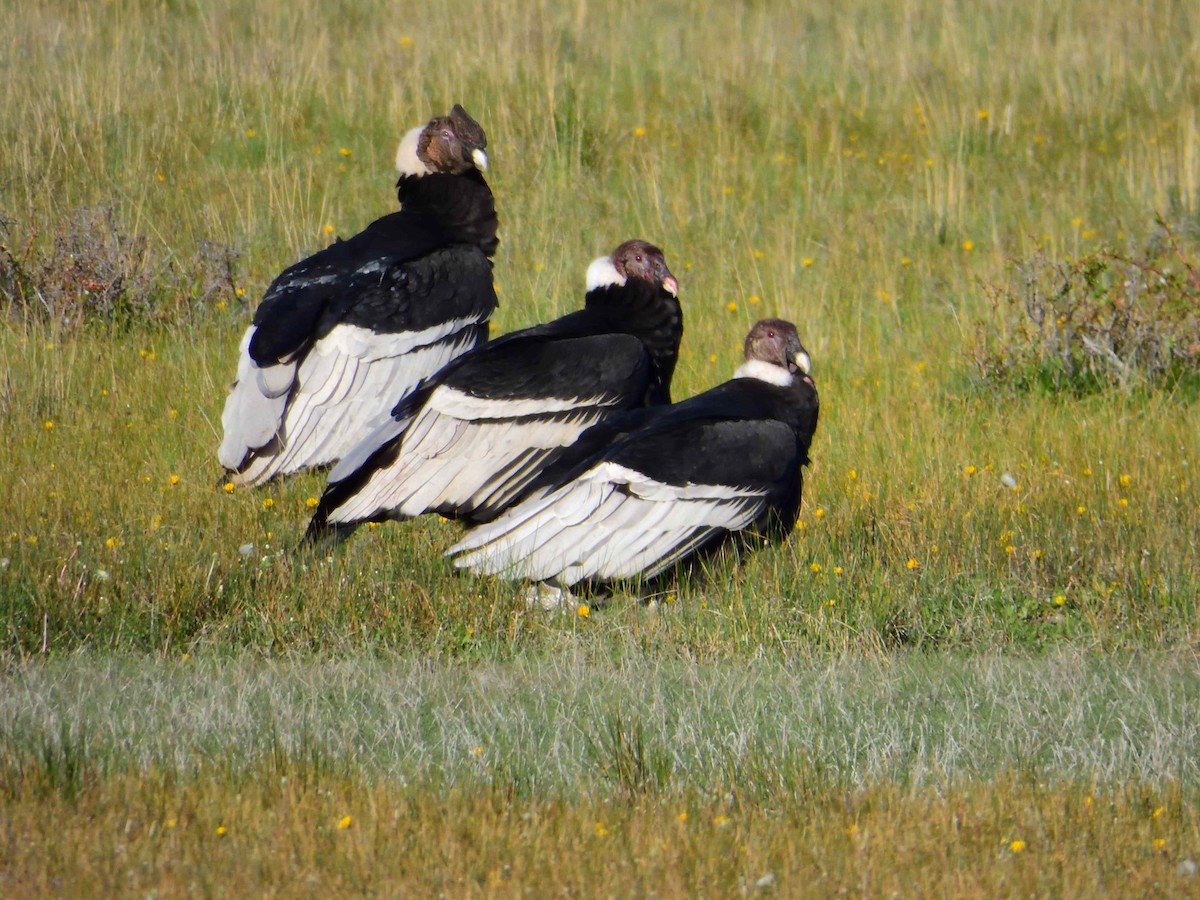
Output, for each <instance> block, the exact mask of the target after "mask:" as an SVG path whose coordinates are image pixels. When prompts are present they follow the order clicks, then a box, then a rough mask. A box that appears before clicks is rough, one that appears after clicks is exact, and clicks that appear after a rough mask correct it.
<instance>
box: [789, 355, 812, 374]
mask: <svg viewBox="0 0 1200 900" xmlns="http://www.w3.org/2000/svg"><path fill="white" fill-rule="evenodd" d="M792 362H794V363H795V364H796V367H797V368H798V369H799V370H800V371H801V372H803V373H804V374H805V375H807V374H808V372H809V369H811V368H812V358H811V357H809V355H808V354H807V353H805V352H804V351H803V350H801V351H799V352H798V353H797V354H796V355H795V356H793V357H792Z"/></svg>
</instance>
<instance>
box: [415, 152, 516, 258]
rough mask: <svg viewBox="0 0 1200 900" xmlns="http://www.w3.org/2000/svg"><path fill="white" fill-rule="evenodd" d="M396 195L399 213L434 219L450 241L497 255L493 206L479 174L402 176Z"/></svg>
mask: <svg viewBox="0 0 1200 900" xmlns="http://www.w3.org/2000/svg"><path fill="white" fill-rule="evenodd" d="M396 194H397V196H398V197H399V198H400V207H401V208H402V209H404V210H406V211H408V212H413V213H418V214H422V215H427V216H430V217H432V218H434V219H436V220H437V221H438V224H439V225H441V226H442V228H444V229H445V230H446V232H447V237H449V238H450V239H451V240H453V241H458V242H462V243H467V244H476V245H478V246H479V248H480V249H481V250H483V252H484V253H485V254H487V255H488V256H492V255H493V254H494V253H495V252H496V246H497V245H498V244H499V243H500V240H499V238H498V237H497V236H496V231H497V229H498V227H499V220H498V219H497V217H496V203H495V199H494V198H493V197H492V189H491V188H490V187H488V183H487V181H485V180H484V177H483V175H482V174H481V173H480V172H479V171H478V170H475V169H472V170H471V171H469V172H465V173H463V174H461V175H446V174H443V173H440V172H434V173H432V174H429V175H402V176H400V180H399V181H398V182H396Z"/></svg>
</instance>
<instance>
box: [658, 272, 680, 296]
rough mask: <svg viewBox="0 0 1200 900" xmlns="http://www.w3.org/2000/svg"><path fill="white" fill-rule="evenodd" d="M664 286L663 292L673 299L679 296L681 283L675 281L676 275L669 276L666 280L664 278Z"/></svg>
mask: <svg viewBox="0 0 1200 900" xmlns="http://www.w3.org/2000/svg"><path fill="white" fill-rule="evenodd" d="M662 286H663V290H664V291H666V292H667V293H668V294H670V295H671V296H672V297H678V296H679V282H678V281H677V280H676V279H675V276H674V275H668V276H667V277H666V278H664V279H663V281H662Z"/></svg>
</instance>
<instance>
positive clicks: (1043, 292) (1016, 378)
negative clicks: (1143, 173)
mask: <svg viewBox="0 0 1200 900" xmlns="http://www.w3.org/2000/svg"><path fill="white" fill-rule="evenodd" d="M1159 229H1160V231H1159V233H1158V234H1157V235H1156V236H1155V239H1153V240H1152V241H1151V242H1150V243H1149V245H1148V246H1147V248H1146V249H1145V250H1143V251H1141V252H1139V253H1138V254H1136V255H1128V256H1127V255H1123V254H1119V253H1115V252H1112V251H1110V250H1100V251H1098V252H1096V253H1092V254H1089V255H1087V256H1084V257H1082V258H1080V259H1077V260H1073V261H1067V262H1060V261H1053V260H1050V259H1047V258H1046V257H1045V256H1044V255H1041V254H1038V255H1036V256H1034V257H1032V258H1030V259H1027V260H1023V261H1019V262H1016V263H1014V266H1013V275H1012V277H1011V278H1010V279H1009V281H1008V282H1007V283H1005V284H1000V285H996V284H987V285H985V286H984V289H985V291H986V293H987V295H988V297H989V299H990V300H991V302H992V306H993V309H994V310H995V312H996V314H997V315H996V319H997V320H998V321H999V326H998V327H997V328H995V329H988V328H987V327H985V326H984V325H982V324H981V325H979V326H978V327H977V331H976V338H975V341H974V343H973V345H972V347H971V349H970V356H971V360H972V362H973V363H974V365H975V366H976V368H977V370H978V371H979V374H980V375H981V376H982V378H983V380H984V381H985V382H986V383H989V384H993V385H1003V386H1008V387H1011V388H1015V389H1018V390H1027V389H1030V388H1034V387H1041V388H1043V389H1046V390H1050V391H1055V392H1058V391H1071V392H1075V393H1086V392H1091V391H1095V390H1101V389H1105V388H1112V387H1115V388H1119V389H1122V390H1130V389H1134V388H1146V387H1151V388H1153V387H1164V386H1166V387H1169V386H1172V385H1174V384H1176V383H1178V382H1179V380H1180V379H1181V378H1184V377H1188V376H1195V375H1197V374H1198V373H1200V274H1198V273H1197V271H1196V268H1195V266H1194V265H1193V264H1192V263H1191V262H1190V261H1189V260H1188V259H1187V257H1186V256H1185V255H1184V253H1183V252H1182V250H1181V249H1180V246H1179V243H1178V241H1177V240H1176V238H1175V235H1174V234H1173V233H1172V231H1171V229H1169V228H1168V227H1167V226H1166V224H1165V223H1163V222H1162V220H1161V219H1160V220H1159Z"/></svg>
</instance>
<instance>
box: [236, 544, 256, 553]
mask: <svg viewBox="0 0 1200 900" xmlns="http://www.w3.org/2000/svg"><path fill="white" fill-rule="evenodd" d="M238 553H240V554H241V555H242V556H252V555H253V554H254V545H253V544H242V546H240V547H238Z"/></svg>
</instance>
